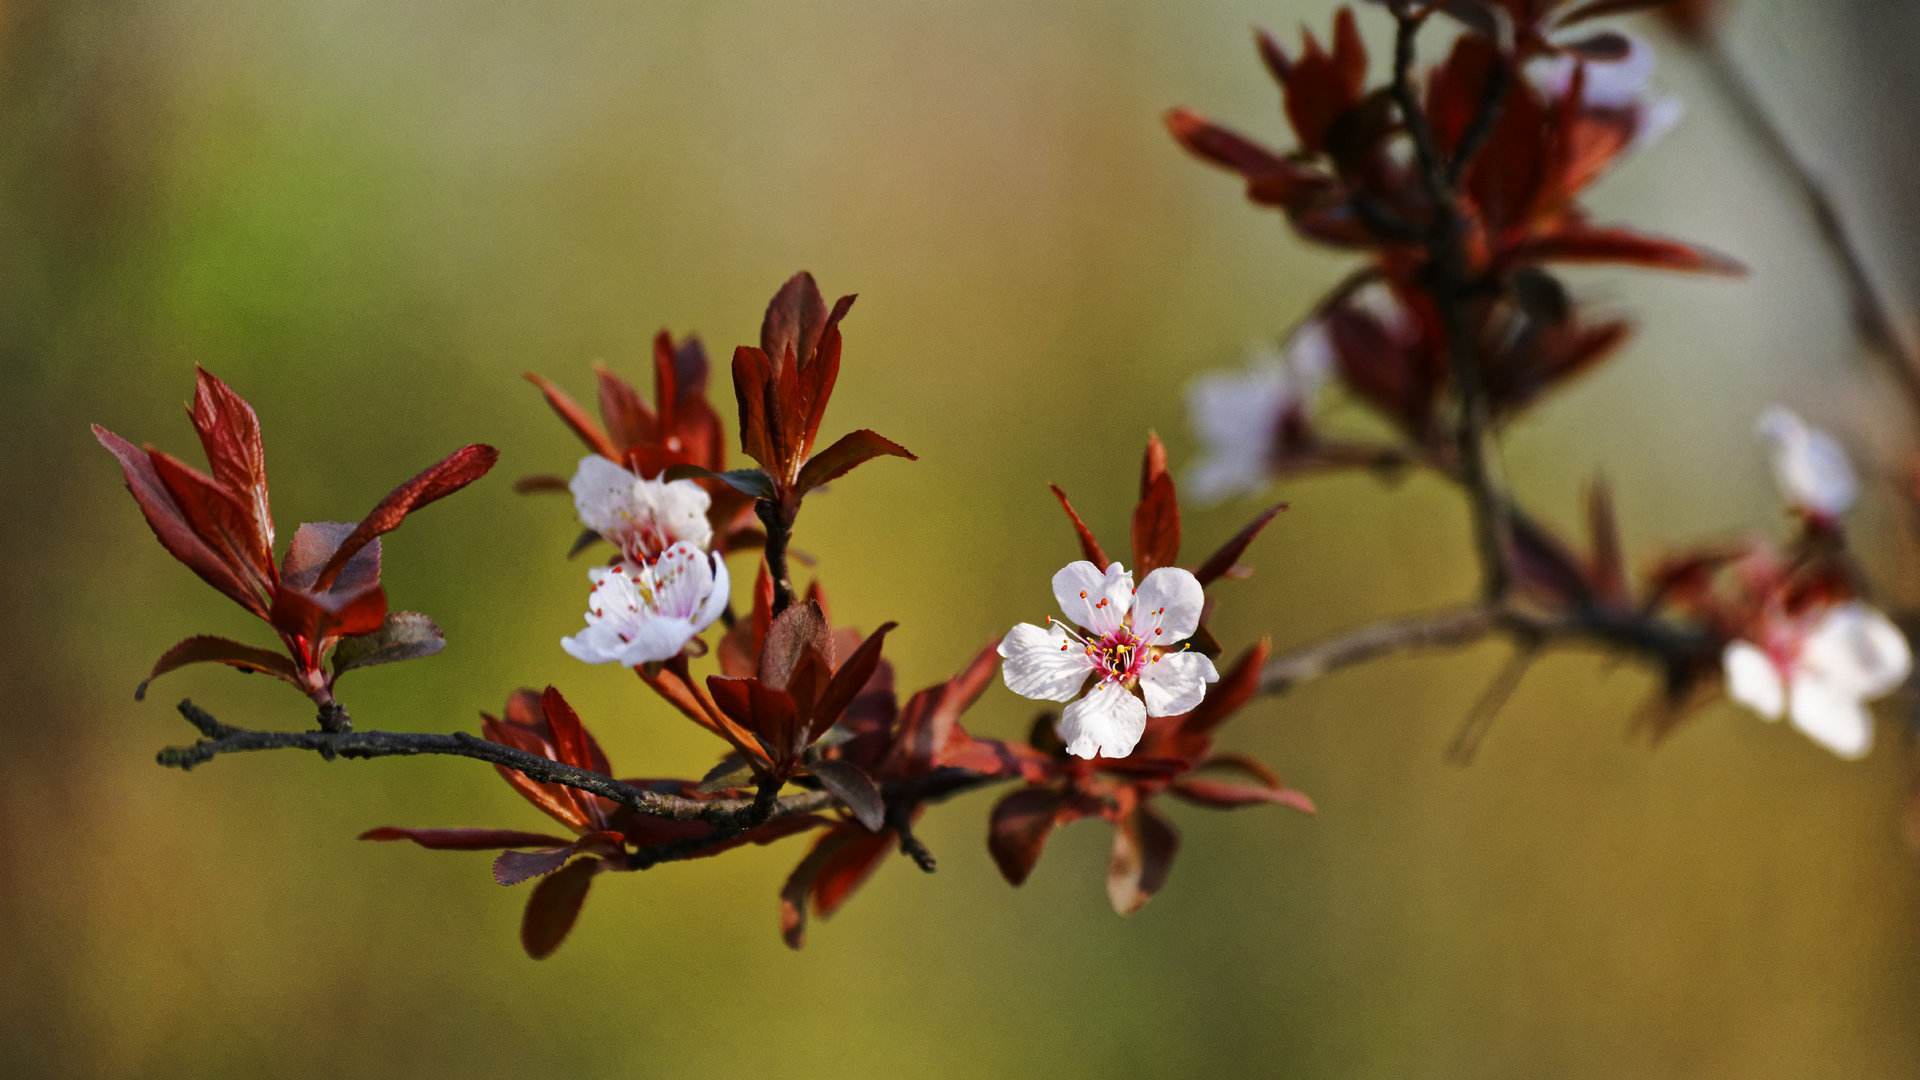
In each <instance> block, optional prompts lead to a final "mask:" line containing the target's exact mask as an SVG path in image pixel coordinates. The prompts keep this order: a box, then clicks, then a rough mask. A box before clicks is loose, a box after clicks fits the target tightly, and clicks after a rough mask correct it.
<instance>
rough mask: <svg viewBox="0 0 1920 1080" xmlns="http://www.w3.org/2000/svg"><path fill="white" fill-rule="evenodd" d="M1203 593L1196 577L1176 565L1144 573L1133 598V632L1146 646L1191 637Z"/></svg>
mask: <svg viewBox="0 0 1920 1080" xmlns="http://www.w3.org/2000/svg"><path fill="white" fill-rule="evenodd" d="M1206 603H1207V593H1206V590H1205V589H1203V588H1201V587H1200V579H1198V578H1196V577H1194V576H1193V574H1191V573H1189V572H1188V571H1186V570H1182V569H1181V568H1179V567H1177V566H1163V567H1161V568H1160V569H1158V570H1155V571H1154V572H1153V573H1151V574H1148V575H1147V580H1145V581H1143V582H1141V583H1140V592H1139V594H1138V595H1137V596H1136V597H1135V598H1134V613H1133V632H1134V633H1135V634H1137V635H1139V637H1140V639H1141V640H1142V641H1145V642H1146V643H1147V644H1149V645H1157V646H1160V647H1161V648H1165V647H1167V646H1169V645H1177V644H1179V643H1180V642H1182V641H1185V640H1187V639H1188V638H1190V637H1192V636H1193V632H1194V631H1195V630H1198V629H1199V628H1200V610H1201V609H1202V608H1203V607H1205V606H1206Z"/></svg>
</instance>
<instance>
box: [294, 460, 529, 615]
mask: <svg viewBox="0 0 1920 1080" xmlns="http://www.w3.org/2000/svg"><path fill="white" fill-rule="evenodd" d="M498 460H500V452H499V451H498V450H495V449H494V448H493V447H491V446H485V445H482V444H480V443H475V444H473V445H471V446H463V447H461V448H460V449H458V450H455V451H454V452H453V453H451V454H448V455H447V456H446V457H444V458H442V459H440V461H438V462H437V463H435V464H433V465H430V466H428V467H427V468H426V469H425V470H424V471H422V472H421V473H420V474H419V475H417V476H415V477H414V478H413V479H411V480H408V481H407V482H406V483H404V484H401V485H400V486H399V487H397V488H394V489H393V490H392V491H390V492H388V493H387V497H386V498H384V499H381V500H380V502H379V505H377V506H375V507H374V508H373V509H372V511H370V512H369V513H368V514H367V516H366V517H364V518H362V519H361V520H360V525H359V527H358V528H356V529H354V530H353V533H352V534H351V535H349V536H348V537H347V538H346V540H344V541H342V542H341V544H340V547H339V550H337V551H335V552H334V553H333V558H332V559H330V560H328V562H327V565H326V568H325V569H323V570H321V571H320V577H319V578H318V580H316V581H315V583H314V584H315V585H316V586H317V587H319V588H322V589H325V588H327V587H328V586H330V585H332V584H333V579H334V578H335V577H336V576H338V575H339V574H340V572H341V571H342V570H343V569H345V567H346V564H347V560H349V559H351V558H353V556H354V554H355V553H356V552H358V551H359V550H360V549H361V548H362V547H365V546H366V545H367V544H368V543H369V542H371V541H372V540H373V538H374V537H377V536H380V535H382V534H383V533H389V532H392V531H393V530H394V529H397V528H399V527H400V523H401V522H402V521H405V520H406V519H407V515H408V514H411V513H413V512H414V511H416V510H419V509H421V508H422V507H425V506H426V505H427V504H429V503H432V502H435V501H437V500H439V499H442V498H445V497H446V496H448V495H451V494H453V493H454V492H456V491H459V490H460V489H461V488H463V487H466V486H467V485H468V484H471V483H473V482H474V481H475V480H478V479H480V478H481V477H482V476H485V475H486V474H487V470H489V469H491V468H493V464H494V462H496V461H498Z"/></svg>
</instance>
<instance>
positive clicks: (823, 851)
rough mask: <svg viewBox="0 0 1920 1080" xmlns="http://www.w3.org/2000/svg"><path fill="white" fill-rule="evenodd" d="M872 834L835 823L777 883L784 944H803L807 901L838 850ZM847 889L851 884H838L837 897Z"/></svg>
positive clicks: (793, 946)
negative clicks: (791, 871) (780, 882)
mask: <svg viewBox="0 0 1920 1080" xmlns="http://www.w3.org/2000/svg"><path fill="white" fill-rule="evenodd" d="M872 835H873V834H871V833H868V832H866V831H865V830H863V829H859V828H856V827H854V826H851V825H838V826H835V827H834V828H832V829H829V830H827V832H826V833H825V834H824V835H822V836H821V837H820V839H818V840H816V841H814V843H813V847H812V848H811V849H809V850H808V852H807V854H806V855H805V856H804V857H803V858H802V859H801V860H800V863H799V865H797V866H795V867H794V868H793V873H791V874H788V875H787V880H786V883H785V884H783V885H781V886H780V937H781V940H783V941H785V942H786V943H787V947H788V948H790V949H798V948H800V947H801V946H802V945H804V944H806V938H807V901H808V900H809V899H810V898H811V897H812V896H813V895H814V886H815V883H816V882H818V881H819V880H820V878H821V876H822V875H823V874H824V873H825V872H826V871H827V869H828V867H829V866H830V865H832V864H833V863H834V862H835V860H836V857H837V856H838V855H839V854H840V853H841V852H842V851H846V850H848V849H850V848H854V849H856V850H857V848H858V847H864V846H865V844H864V843H863V841H867V840H870V839H872ZM861 876H862V877H864V874H863V875H861ZM857 883H858V880H857V879H856V880H855V884H857ZM850 890H851V886H847V887H844V888H842V889H841V890H840V891H839V892H840V895H839V896H838V897H837V900H845V899H846V893H847V892H848V891H850Z"/></svg>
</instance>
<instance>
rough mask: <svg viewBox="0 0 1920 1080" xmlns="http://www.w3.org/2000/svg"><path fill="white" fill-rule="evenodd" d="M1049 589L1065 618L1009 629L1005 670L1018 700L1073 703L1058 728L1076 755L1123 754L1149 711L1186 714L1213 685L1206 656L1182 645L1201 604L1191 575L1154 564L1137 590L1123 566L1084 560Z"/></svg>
mask: <svg viewBox="0 0 1920 1080" xmlns="http://www.w3.org/2000/svg"><path fill="white" fill-rule="evenodd" d="M1053 595H1054V599H1055V600H1057V601H1058V602H1059V604H1060V610H1061V611H1062V612H1063V613H1064V614H1065V615H1066V616H1067V621H1065V622H1063V621H1061V620H1058V619H1051V618H1050V619H1048V620H1047V621H1048V624H1049V625H1048V626H1047V627H1045V628H1042V627H1039V626H1035V625H1033V624H1032V623H1021V624H1020V625H1018V626H1015V627H1014V628H1013V630H1012V631H1010V632H1009V633H1008V634H1007V636H1006V637H1005V638H1004V639H1003V640H1002V641H1001V642H1000V649H999V652H1000V656H1001V658H1002V659H1003V660H1004V661H1005V663H1004V664H1002V666H1001V675H1002V677H1003V678H1004V679H1005V680H1006V684H1007V689H1009V690H1012V691H1013V692H1014V693H1016V694H1019V695H1020V696H1022V697H1027V698H1033V699H1036V700H1039V701H1059V702H1069V703H1070V704H1068V705H1067V707H1066V709H1065V711H1063V712H1062V714H1061V717H1060V726H1059V729H1058V730H1059V735H1060V738H1061V740H1062V741H1064V742H1065V743H1066V744H1067V752H1068V753H1070V754H1072V755H1074V756H1075V757H1082V758H1093V757H1095V756H1101V755H1104V756H1106V757H1116V758H1118V757H1126V756H1127V755H1128V754H1130V753H1132V752H1133V747H1134V744H1135V743H1138V742H1139V741H1140V736H1141V735H1142V734H1143V733H1144V732H1145V731H1146V726H1147V717H1148V716H1176V715H1178V714H1180V713H1184V712H1187V711H1188V710H1190V709H1192V708H1193V707H1194V706H1196V705H1198V704H1199V703H1200V699H1201V698H1203V697H1204V696H1205V695H1206V691H1207V684H1208V683H1211V682H1217V681H1219V678H1220V673H1219V672H1218V671H1216V670H1215V669H1214V666H1213V661H1212V660H1209V659H1208V658H1207V657H1206V656H1204V655H1202V654H1200V653H1197V652H1192V651H1189V650H1187V649H1184V648H1180V647H1179V646H1180V643H1181V642H1184V641H1186V640H1187V639H1188V638H1189V637H1191V636H1193V633H1194V631H1195V630H1196V629H1198V628H1199V626H1200V613H1201V609H1202V607H1204V606H1205V603H1206V594H1205V592H1204V590H1202V588H1201V586H1200V582H1199V580H1198V579H1197V578H1195V577H1194V576H1193V574H1192V573H1190V572H1189V571H1186V570H1182V569H1180V568H1179V567H1177V566H1163V567H1160V568H1159V569H1157V570H1154V571H1153V572H1152V573H1150V574H1148V575H1147V578H1146V580H1145V581H1143V582H1141V583H1140V585H1139V587H1138V588H1137V589H1136V588H1135V587H1134V584H1133V575H1132V574H1131V573H1129V572H1128V571H1127V570H1126V568H1125V567H1123V566H1122V565H1120V564H1119V563H1117V562H1116V563H1112V564H1110V565H1109V566H1108V567H1107V568H1106V570H1105V571H1104V572H1103V571H1101V570H1100V568H1099V567H1097V566H1095V565H1094V564H1093V563H1090V562H1087V561H1085V560H1081V561H1079V562H1073V563H1069V564H1067V566H1065V567H1064V568H1062V569H1061V571H1060V572H1059V573H1057V574H1055V575H1054V576H1053ZM1089 676H1091V677H1092V682H1093V686H1092V689H1091V690H1090V691H1088V692H1087V693H1086V695H1085V696H1084V697H1083V696H1081V691H1082V690H1083V689H1085V688H1086V686H1087V683H1088V679H1089Z"/></svg>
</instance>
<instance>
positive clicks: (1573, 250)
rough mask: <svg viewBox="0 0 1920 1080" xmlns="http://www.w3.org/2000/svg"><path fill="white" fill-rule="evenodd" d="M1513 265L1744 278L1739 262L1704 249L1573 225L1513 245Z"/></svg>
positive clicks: (1632, 233) (1629, 231)
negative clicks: (1618, 267)
mask: <svg viewBox="0 0 1920 1080" xmlns="http://www.w3.org/2000/svg"><path fill="white" fill-rule="evenodd" d="M1511 258H1512V260H1513V261H1515V262H1574V263H1596V262H1598V263H1626V264H1628V265H1632V266H1646V267H1651V268H1653V269H1656V270H1680V271H1693V272H1698V273H1706V274H1729V275H1743V274H1745V273H1746V272H1747V268H1746V267H1745V266H1742V265H1741V264H1740V263H1739V262H1737V261H1735V260H1733V259H1730V258H1728V257H1727V256H1725V255H1720V254H1717V253H1715V252H1712V251H1708V250H1707V249H1705V248H1701V247H1696V246H1693V245H1690V244H1684V243H1681V242H1680V241H1678V240H1667V239H1664V238H1662V237H1657V236H1647V235H1645V234H1642V233H1638V232H1635V231H1633V230H1632V229H1623V228H1601V227H1591V226H1586V225H1576V226H1572V227H1569V228H1567V229H1564V230H1562V231H1561V232H1558V233H1549V234H1547V235H1544V236H1538V237H1534V238H1533V239H1530V240H1527V241H1524V242H1522V243H1520V244H1518V245H1516V246H1515V247H1514V249H1513V251H1512V253H1511Z"/></svg>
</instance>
